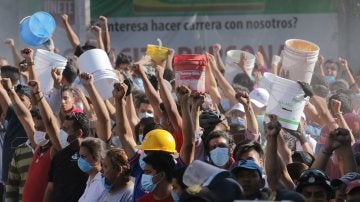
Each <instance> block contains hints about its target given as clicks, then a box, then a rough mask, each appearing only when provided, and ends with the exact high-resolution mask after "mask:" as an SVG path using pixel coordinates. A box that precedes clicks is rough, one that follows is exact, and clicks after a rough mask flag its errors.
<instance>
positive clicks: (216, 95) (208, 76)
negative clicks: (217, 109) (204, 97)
mask: <svg viewBox="0 0 360 202" xmlns="http://www.w3.org/2000/svg"><path fill="white" fill-rule="evenodd" d="M205 88H206V91H207V92H209V94H210V96H211V99H212V101H213V103H214V104H216V105H219V103H220V99H221V95H220V92H219V89H218V87H217V84H216V79H215V78H214V75H213V73H212V71H211V68H209V67H207V68H206V71H205Z"/></svg>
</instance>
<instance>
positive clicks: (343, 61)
mask: <svg viewBox="0 0 360 202" xmlns="http://www.w3.org/2000/svg"><path fill="white" fill-rule="evenodd" d="M339 63H340V68H341V70H342V73H343V75H344V76H345V78H346V81H347V82H348V83H349V85H350V86H349V88H350V89H351V90H352V92H353V93H360V88H359V86H358V84H357V83H356V81H355V79H354V77H353V75H352V74H351V71H350V68H349V65H348V61H347V60H346V59H344V58H339Z"/></svg>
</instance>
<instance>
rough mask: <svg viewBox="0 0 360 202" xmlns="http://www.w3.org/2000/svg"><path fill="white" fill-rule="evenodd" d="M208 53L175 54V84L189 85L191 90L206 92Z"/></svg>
mask: <svg viewBox="0 0 360 202" xmlns="http://www.w3.org/2000/svg"><path fill="white" fill-rule="evenodd" d="M207 62H208V61H207V57H206V55H199V54H184V55H176V56H174V67H175V85H176V86H180V85H184V86H188V87H189V88H190V89H191V90H193V91H197V92H205V69H206V66H207Z"/></svg>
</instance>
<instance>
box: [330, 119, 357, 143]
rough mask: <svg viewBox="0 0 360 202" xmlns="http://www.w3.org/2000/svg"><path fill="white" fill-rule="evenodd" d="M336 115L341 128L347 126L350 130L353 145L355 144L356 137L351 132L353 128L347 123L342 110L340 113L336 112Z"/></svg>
mask: <svg viewBox="0 0 360 202" xmlns="http://www.w3.org/2000/svg"><path fill="white" fill-rule="evenodd" d="M334 116H335V117H336V122H337V124H338V125H339V127H340V128H345V129H347V130H349V132H350V138H351V145H353V144H354V143H355V138H354V135H353V134H352V132H351V129H350V128H349V126H348V124H347V123H346V121H345V119H344V116H343V115H342V112H338V113H336V114H334Z"/></svg>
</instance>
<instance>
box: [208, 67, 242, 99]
mask: <svg viewBox="0 0 360 202" xmlns="http://www.w3.org/2000/svg"><path fill="white" fill-rule="evenodd" d="M209 62H210V66H209V67H210V68H211V71H212V73H213V74H214V77H215V78H216V79H217V82H218V85H219V87H220V88H221V90H222V92H223V93H224V96H225V97H226V98H227V99H229V101H230V104H231V106H233V105H234V104H236V103H237V102H238V101H237V100H236V98H235V94H236V92H235V90H234V88H233V87H232V86H231V85H230V83H229V82H228V81H227V80H226V79H225V77H224V76H223V75H222V73H221V72H220V70H219V69H218V68H217V65H216V63H215V62H214V61H213V60H210V61H209Z"/></svg>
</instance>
